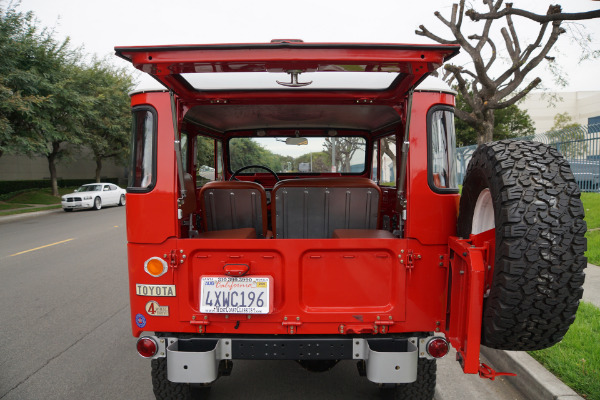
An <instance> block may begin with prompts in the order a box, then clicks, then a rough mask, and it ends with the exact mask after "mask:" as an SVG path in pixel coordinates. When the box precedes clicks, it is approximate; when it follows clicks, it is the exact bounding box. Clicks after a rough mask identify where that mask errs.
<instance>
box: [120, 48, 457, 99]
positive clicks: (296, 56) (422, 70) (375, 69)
mask: <svg viewBox="0 0 600 400" xmlns="http://www.w3.org/2000/svg"><path fill="white" fill-rule="evenodd" d="M115 51H116V54H117V55H118V56H119V57H121V58H123V59H125V60H127V61H129V62H131V63H132V64H133V65H134V66H135V67H136V68H138V69H139V70H141V71H144V72H146V73H148V74H150V75H152V76H153V77H154V78H155V79H157V80H158V81H159V82H161V83H162V84H163V85H165V86H166V87H167V88H169V89H171V90H173V91H174V92H175V93H176V94H177V95H178V96H179V97H180V98H181V99H184V100H188V101H194V100H202V99H206V98H208V97H211V98H212V97H214V96H215V92H217V93H221V94H227V95H228V96H227V97H229V98H236V97H237V98H238V100H240V99H243V98H244V97H247V91H253V92H256V91H260V92H265V93H263V96H268V95H269V93H271V94H273V91H276V92H277V93H278V95H279V96H281V92H282V91H284V92H285V91H288V92H289V91H292V92H294V98H302V97H310V98H314V97H315V96H318V97H326V96H327V94H328V93H329V94H334V93H335V95H336V97H338V98H340V97H345V96H347V97H352V98H356V96H361V95H364V96H367V97H368V98H369V99H377V100H383V101H386V100H387V101H391V102H393V101H397V100H398V99H401V98H403V97H404V96H405V95H406V93H407V91H408V90H409V89H410V88H412V87H414V86H415V85H416V84H417V83H418V82H420V81H421V80H422V79H423V78H425V76H427V75H428V74H429V73H430V72H432V71H434V70H435V69H437V68H438V67H439V66H440V65H441V64H442V63H443V62H444V61H447V60H448V59H450V58H451V57H453V56H454V55H456V54H457V53H458V51H459V46H457V45H407V44H368V43H304V42H285V41H276V42H273V43H261V44H222V45H175V46H148V47H146V46H144V47H116V48H115ZM356 74H360V75H358V79H356V77H357V76H356ZM352 75H354V77H353V76H352ZM348 78H350V79H348ZM277 81H279V82H277ZM294 82H296V83H299V84H302V83H307V82H309V83H308V84H307V85H303V86H301V85H295V86H294V85H293V84H294ZM284 83H290V84H292V87H290V85H284ZM240 92H244V93H245V94H242V93H240Z"/></svg>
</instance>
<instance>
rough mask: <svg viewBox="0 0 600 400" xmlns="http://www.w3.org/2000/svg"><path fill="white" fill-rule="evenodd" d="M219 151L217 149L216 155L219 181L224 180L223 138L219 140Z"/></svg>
mask: <svg viewBox="0 0 600 400" xmlns="http://www.w3.org/2000/svg"><path fill="white" fill-rule="evenodd" d="M216 143H217V151H216V157H217V163H216V165H217V176H216V179H217V180H218V181H222V180H223V142H222V141H221V140H217V141H216Z"/></svg>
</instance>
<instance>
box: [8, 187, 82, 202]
mask: <svg viewBox="0 0 600 400" xmlns="http://www.w3.org/2000/svg"><path fill="white" fill-rule="evenodd" d="M72 191H73V190H72V189H71V188H69V189H59V194H60V195H63V194H66V193H71V192H72ZM6 202H7V203H12V204H60V197H54V196H52V189H34V190H27V191H24V192H21V193H19V194H17V195H15V196H13V197H11V198H9V199H7V200H6Z"/></svg>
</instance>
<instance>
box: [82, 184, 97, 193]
mask: <svg viewBox="0 0 600 400" xmlns="http://www.w3.org/2000/svg"><path fill="white" fill-rule="evenodd" d="M101 190H102V185H83V186H81V187H79V189H77V191H78V192H99V191H101Z"/></svg>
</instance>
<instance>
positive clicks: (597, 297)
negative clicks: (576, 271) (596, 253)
mask: <svg viewBox="0 0 600 400" xmlns="http://www.w3.org/2000/svg"><path fill="white" fill-rule="evenodd" d="M583 301H587V302H588V303H592V304H593V305H595V306H596V307H598V308H600V267H598V266H596V265H592V264H588V267H587V268H586V269H585V283H584V284H583Z"/></svg>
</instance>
